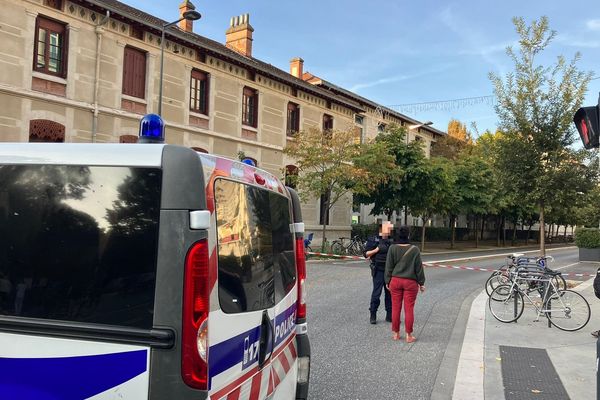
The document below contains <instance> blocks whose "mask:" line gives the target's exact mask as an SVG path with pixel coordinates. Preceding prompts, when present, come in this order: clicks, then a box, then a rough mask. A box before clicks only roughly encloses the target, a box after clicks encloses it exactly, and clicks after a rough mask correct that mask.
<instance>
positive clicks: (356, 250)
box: [348, 242, 363, 256]
mask: <svg viewBox="0 0 600 400" xmlns="http://www.w3.org/2000/svg"><path fill="white" fill-rule="evenodd" d="M348 251H349V252H350V254H351V255H353V256H362V254H363V252H362V250H361V248H360V243H359V242H354V243H352V246H350V248H349V249H348Z"/></svg>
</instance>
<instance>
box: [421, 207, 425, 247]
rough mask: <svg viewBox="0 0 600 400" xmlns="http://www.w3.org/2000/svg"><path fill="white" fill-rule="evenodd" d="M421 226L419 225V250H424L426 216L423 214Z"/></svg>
mask: <svg viewBox="0 0 600 400" xmlns="http://www.w3.org/2000/svg"><path fill="white" fill-rule="evenodd" d="M422 218H423V226H422V227H421V252H423V251H425V220H426V216H425V215H423V217H422Z"/></svg>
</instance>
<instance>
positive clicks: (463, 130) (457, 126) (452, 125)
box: [448, 119, 473, 144]
mask: <svg viewBox="0 0 600 400" xmlns="http://www.w3.org/2000/svg"><path fill="white" fill-rule="evenodd" d="M448 136H449V137H451V138H455V139H458V140H460V141H462V142H465V143H469V144H470V143H472V142H473V138H472V137H471V132H469V131H468V130H467V125H465V124H463V123H462V122H460V121H459V120H457V119H451V120H450V122H448Z"/></svg>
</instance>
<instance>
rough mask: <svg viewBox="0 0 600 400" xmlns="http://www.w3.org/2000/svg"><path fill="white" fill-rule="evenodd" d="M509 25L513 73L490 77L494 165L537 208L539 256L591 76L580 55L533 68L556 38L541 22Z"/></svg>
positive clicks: (570, 158) (569, 160)
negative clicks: (496, 129) (497, 134)
mask: <svg viewBox="0 0 600 400" xmlns="http://www.w3.org/2000/svg"><path fill="white" fill-rule="evenodd" d="M513 23H514V25H515V28H516V31H517V33H518V35H519V49H518V52H516V51H515V50H513V49H512V48H510V47H509V48H508V49H507V54H508V56H509V57H510V58H511V59H512V61H513V62H514V72H511V73H508V74H507V75H506V77H505V78H504V79H503V78H502V77H501V76H499V75H497V74H495V73H491V74H490V79H491V81H492V83H493V85H494V91H495V94H496V97H497V99H498V104H497V105H496V113H497V114H498V117H499V119H500V128H501V130H502V132H503V135H502V138H501V140H499V142H498V161H497V162H498V165H499V166H500V167H501V169H500V170H501V171H502V172H503V174H505V178H506V181H507V182H510V185H511V190H513V191H514V192H515V193H516V194H517V196H518V197H519V199H520V201H522V202H525V203H529V204H533V205H535V206H536V207H537V209H539V211H540V226H541V237H542V240H541V246H540V247H541V250H542V252H544V251H545V249H544V244H543V236H544V222H545V221H544V212H545V211H546V209H547V208H548V207H551V206H552V204H553V203H555V202H556V195H557V193H558V192H559V191H561V190H563V185H564V179H565V178H569V177H572V175H570V174H571V173H572V172H573V169H572V168H571V166H569V167H564V165H565V164H568V163H572V162H575V161H574V160H576V159H577V158H576V157H575V156H574V154H573V151H571V150H569V149H568V146H570V145H571V144H573V142H574V129H573V126H572V117H573V115H574V113H575V111H576V110H577V108H579V107H580V106H581V102H582V100H583V97H584V95H585V92H586V90H587V84H588V82H589V80H590V78H591V73H586V72H582V71H579V70H578V69H577V67H576V63H577V61H578V60H579V58H580V56H579V54H576V55H575V57H574V58H573V59H572V60H571V61H570V62H567V61H566V60H565V58H564V57H562V56H560V57H558V59H557V61H556V63H555V64H554V65H552V66H550V67H546V66H543V65H539V64H537V63H536V57H537V56H538V55H540V53H542V52H543V50H544V49H545V48H546V47H547V46H548V45H549V43H550V42H551V41H552V39H553V38H554V37H555V36H556V32H555V31H552V30H550V29H549V26H548V19H547V18H546V17H542V18H541V19H540V20H539V21H533V22H532V23H531V25H530V26H528V25H527V24H526V23H525V21H524V20H523V19H522V18H514V19H513ZM568 171H570V172H568ZM577 185H578V184H577V183H574V184H573V185H569V186H570V187H576V186H577Z"/></svg>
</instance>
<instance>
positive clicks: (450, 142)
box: [430, 135, 471, 160]
mask: <svg viewBox="0 0 600 400" xmlns="http://www.w3.org/2000/svg"><path fill="white" fill-rule="evenodd" d="M470 149H471V143H470V142H467V141H464V140H462V139H459V138H456V137H454V136H450V135H446V136H442V137H441V138H439V139H437V140H436V142H435V143H434V144H433V145H432V146H431V153H430V155H431V157H444V158H448V159H450V160H457V159H458V157H460V155H461V153H463V152H468V151H469V150H470Z"/></svg>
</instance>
